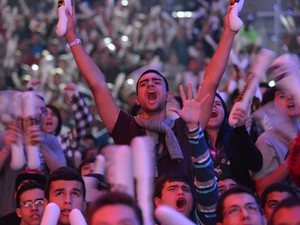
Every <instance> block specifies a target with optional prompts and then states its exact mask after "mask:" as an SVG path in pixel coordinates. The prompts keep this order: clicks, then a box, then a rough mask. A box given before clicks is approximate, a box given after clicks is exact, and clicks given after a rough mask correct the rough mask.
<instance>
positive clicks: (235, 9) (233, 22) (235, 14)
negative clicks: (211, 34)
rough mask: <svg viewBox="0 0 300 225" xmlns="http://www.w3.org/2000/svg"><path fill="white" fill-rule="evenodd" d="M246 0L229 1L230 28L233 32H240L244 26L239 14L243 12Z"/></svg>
mask: <svg viewBox="0 0 300 225" xmlns="http://www.w3.org/2000/svg"><path fill="white" fill-rule="evenodd" d="M243 5H244V0H229V6H228V8H229V9H230V8H231V11H230V14H229V26H230V29H231V30H233V31H238V30H239V29H241V27H242V26H243V24H244V23H243V21H242V20H241V19H240V17H239V12H240V11H241V10H242V8H243Z"/></svg>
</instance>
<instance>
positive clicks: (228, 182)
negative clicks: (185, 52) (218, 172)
mask: <svg viewBox="0 0 300 225" xmlns="http://www.w3.org/2000/svg"><path fill="white" fill-rule="evenodd" d="M236 185H237V183H236V182H235V181H234V180H233V179H231V178H226V179H223V180H219V181H218V190H219V193H220V195H221V194H222V193H224V192H225V191H227V190H228V189H230V188H232V187H234V186H236Z"/></svg>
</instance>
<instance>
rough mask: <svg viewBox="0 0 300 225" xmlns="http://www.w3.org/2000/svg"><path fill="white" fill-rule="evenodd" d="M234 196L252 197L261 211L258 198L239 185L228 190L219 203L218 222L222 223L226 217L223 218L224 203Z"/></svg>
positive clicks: (217, 210) (217, 208)
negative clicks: (247, 195) (245, 195)
mask: <svg viewBox="0 0 300 225" xmlns="http://www.w3.org/2000/svg"><path fill="white" fill-rule="evenodd" d="M234 194H249V195H251V196H252V197H253V198H254V199H255V202H256V204H257V205H258V207H259V209H260V202H259V199H258V197H257V196H256V195H255V194H254V193H253V192H252V191H251V190H250V189H248V188H246V187H244V186H241V185H237V186H235V187H232V188H230V189H228V190H226V191H225V192H224V193H223V194H222V195H221V196H220V199H219V201H218V203H217V207H216V214H217V222H219V223H222V222H223V219H224V216H223V211H224V201H225V200H226V199H227V198H228V197H229V196H231V195H234ZM260 213H262V211H261V209H260Z"/></svg>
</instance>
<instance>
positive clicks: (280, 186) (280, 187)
mask: <svg viewBox="0 0 300 225" xmlns="http://www.w3.org/2000/svg"><path fill="white" fill-rule="evenodd" d="M276 191H278V192H287V193H289V194H290V195H291V196H294V197H296V196H297V194H296V192H295V191H294V190H293V189H292V187H291V186H290V185H288V184H285V183H274V184H271V185H269V186H268V187H266V189H265V190H264V191H263V193H262V195H261V198H260V199H261V207H262V208H265V206H266V203H267V197H268V195H269V194H270V193H272V192H276Z"/></svg>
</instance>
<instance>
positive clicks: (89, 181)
mask: <svg viewBox="0 0 300 225" xmlns="http://www.w3.org/2000/svg"><path fill="white" fill-rule="evenodd" d="M82 179H83V180H84V185H85V189H86V196H85V199H86V201H87V202H93V201H94V200H95V198H96V197H97V196H98V195H99V191H98V189H97V188H98V180H97V178H96V177H93V176H82Z"/></svg>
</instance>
